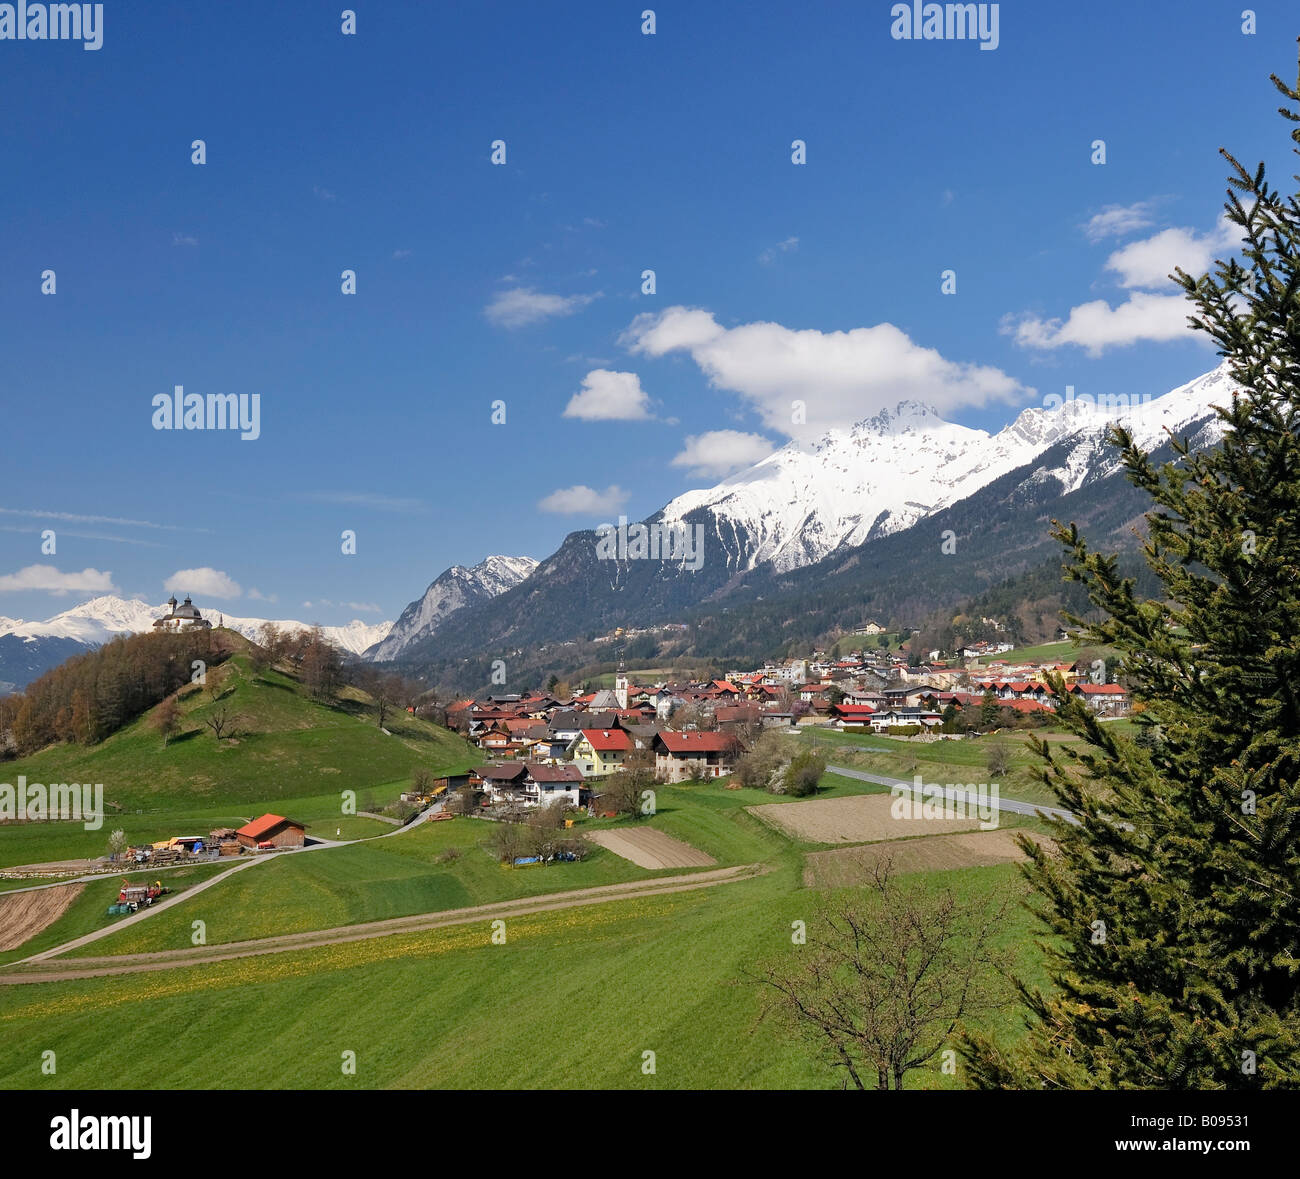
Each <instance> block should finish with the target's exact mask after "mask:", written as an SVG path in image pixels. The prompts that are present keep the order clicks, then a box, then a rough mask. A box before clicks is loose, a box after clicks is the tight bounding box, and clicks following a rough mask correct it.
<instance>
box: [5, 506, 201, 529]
mask: <svg viewBox="0 0 1300 1179" xmlns="http://www.w3.org/2000/svg"><path fill="white" fill-rule="evenodd" d="M0 515H5V516H32V517H34V518H36V519H40V520H68V521H71V522H72V523H74V524H119V525H124V526H130V527H133V528H166V529H168V530H170V531H173V532H175V531H178V530H179V529H180V525H179V524H154V523H153V522H151V521H149V520H126V519H123V518H122V517H121V516H84V515H81V514H80V513H78V512H47V511H44V510H42V509H40V508H0ZM198 531H199V532H206V531H207V529H206V528H200V529H198Z"/></svg>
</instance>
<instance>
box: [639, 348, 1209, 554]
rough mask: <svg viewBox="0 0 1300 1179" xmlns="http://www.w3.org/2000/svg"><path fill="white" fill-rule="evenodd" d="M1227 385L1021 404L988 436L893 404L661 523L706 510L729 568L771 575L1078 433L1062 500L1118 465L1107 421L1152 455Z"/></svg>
mask: <svg viewBox="0 0 1300 1179" xmlns="http://www.w3.org/2000/svg"><path fill="white" fill-rule="evenodd" d="M1232 387H1233V386H1232V381H1231V378H1230V377H1229V376H1228V373H1227V370H1226V367H1224V366H1220V367H1219V368H1217V369H1215V370H1214V371H1213V372H1210V373H1206V374H1205V375H1204V376H1201V377H1197V378H1196V379H1195V380H1194V381H1190V382H1188V383H1187V384H1186V385H1181V386H1179V387H1178V388H1177V389H1174V390H1172V391H1171V392H1169V393H1166V394H1164V395H1163V396H1161V397H1155V398H1151V399H1150V400H1148V401H1145V402H1142V401H1140V400H1139V399H1137V398H1134V399H1133V401H1134V404H1131V405H1124V404H1122V403H1121V404H1120V405H1115V404H1109V405H1104V406H1097V405H1094V404H1093V403H1092V401H1090V400H1089V399H1087V398H1083V397H1080V398H1076V399H1074V400H1069V401H1064V402H1063V404H1060V405H1058V406H1053V407H1051V408H1038V407H1034V408H1032V409H1026V410H1024V411H1023V412H1022V413H1021V414H1020V415H1019V416H1018V417H1017V418H1016V419H1015V420H1014V421H1013V422H1011V423H1010V424H1009V425H1008V426H1006V427H1005V428H1004V429H1002V430H1000V431H999V432H998V433H997V434H993V435H990V434H989V433H987V432H986V431H984V430H975V429H970V428H969V427H966V426H958V425H954V424H953V423H951V422H946V421H944V420H943V419H942V418H941V417H940V416H939V415H938V413H937V412H936V411H935V410H934V409H932V408H931V407H929V406H926V405H922V404H920V403H918V402H915V401H904V402H900V403H899V404H898V405H897V406H896V407H895V408H894V409H893V410H892V411H889V410H886V411H883V412H881V413H879V414H877V415H876V416H875V417H872V418H867V419H866V420H864V421H861V422H859V423H857V424H856V425H855V426H853V427H852V428H851V429H848V430H831V431H829V432H827V433H826V434H825V435H823V436H822V437H821V438H820V439H818V440H817V441H816V442H814V443H813V444H812V445H802V444H800V443H798V442H790V443H787V444H786V445H785V446H783V447H782V448H781V449H780V450H777V451H775V452H773V453H772V454H770V455H769V456H768V457H767V458H765V459H763V460H762V461H761V462H759V463H757V464H756V465H755V466H752V467H750V468H748V469H747V470H744V471H740V472H738V473H736V474H734V475H731V476H728V477H727V478H726V479H724V480H723V481H722V482H721V483H719V484H717V485H716V486H714V487H709V488H705V489H703V490H700V491H688V492H686V493H685V494H684V495H679V496H678V497H677V498H676V499H674V500H672V501H671V502H670V503H668V504H667V505H666V506H665V507H664V509H663V512H662V518H663V520H664V521H665V522H668V523H672V522H679V521H682V520H683V519H684V518H685V516H686V515H687V514H688V513H690V512H693V511H696V510H698V509H700V508H704V509H707V510H708V511H709V512H711V513H712V515H713V518H714V519H713V528H712V529H711V531H713V532H715V533H716V539H717V541H718V542H719V543H720V546H721V548H722V550H723V554H724V556H725V559H726V562H727V565H728V567H730V568H732V569H735V570H745V569H752V568H754V567H755V566H757V565H761V564H764V563H766V562H770V563H771V564H772V566H773V568H775V569H778V570H787V569H795V568H798V567H799V566H801V565H808V564H811V563H813V562H814V561H818V560H820V559H821V558H823V557H825V556H826V555H827V554H829V553H831V552H833V551H834V550H835V549H837V548H840V547H842V546H851V545H857V544H862V543H863V542H865V541H867V540H871V539H874V538H875V537H878V536H887V535H889V534H890V533H894V532H899V531H901V530H902V529H904V528H909V527H911V525H913V524H915V523H916V522H917V521H918V520H920V519H922V518H923V517H925V516H929V515H933V514H934V513H935V512H937V511H940V510H942V509H943V508H945V507H948V506H949V505H951V504H954V503H956V502H958V501H959V500H962V499H965V498H966V497H968V496H970V495H972V494H973V493H974V492H976V491H978V490H979V489H980V488H981V487H985V486H987V485H988V484H990V483H992V482H993V481H994V480H995V479H997V478H998V477H999V476H1001V475H1005V474H1006V473H1007V472H1008V471H1013V470H1015V469H1016V468H1017V467H1021V466H1023V465H1024V464H1026V463H1029V462H1032V461H1033V459H1034V458H1035V457H1036V456H1038V455H1039V454H1042V453H1043V452H1044V451H1045V450H1047V449H1048V448H1049V447H1051V446H1053V445H1054V444H1056V443H1057V442H1060V441H1061V440H1062V439H1065V438H1069V437H1077V438H1078V446H1077V447H1075V448H1074V449H1073V450H1072V451H1071V453H1070V459H1069V461H1068V462H1067V464H1066V465H1065V466H1064V467H1062V468H1058V469H1054V470H1053V471H1052V472H1050V474H1052V475H1054V476H1055V477H1057V478H1058V479H1059V480H1060V482H1061V483H1062V485H1063V493H1064V491H1072V490H1074V489H1075V488H1076V487H1078V486H1079V485H1080V482H1081V481H1082V480H1083V479H1084V477H1085V476H1091V477H1100V476H1103V475H1105V474H1108V473H1110V471H1113V470H1115V469H1116V468H1117V467H1118V465H1119V462H1118V457H1117V456H1116V455H1115V452H1114V450H1113V448H1110V447H1108V446H1106V444H1105V441H1104V438H1105V433H1106V426H1107V424H1108V423H1109V422H1113V421H1118V422H1122V423H1123V424H1124V425H1126V426H1127V427H1128V428H1129V429H1130V430H1131V431H1132V432H1133V434H1134V436H1135V438H1136V439H1137V441H1138V442H1139V443H1141V444H1142V445H1143V446H1145V447H1147V448H1151V447H1154V446H1158V445H1159V444H1160V443H1161V442H1162V441H1163V440H1164V438H1165V434H1164V431H1165V429H1166V428H1167V429H1169V430H1172V431H1175V432H1177V431H1178V430H1181V429H1183V428H1184V427H1186V426H1188V425H1190V424H1191V423H1193V422H1195V421H1197V420H1199V419H1203V418H1205V417H1206V416H1207V415H1211V414H1212V413H1213V410H1212V406H1214V405H1216V404H1218V405H1226V404H1227V401H1228V399H1229V398H1230V397H1231V390H1232ZM1216 424H1217V423H1216Z"/></svg>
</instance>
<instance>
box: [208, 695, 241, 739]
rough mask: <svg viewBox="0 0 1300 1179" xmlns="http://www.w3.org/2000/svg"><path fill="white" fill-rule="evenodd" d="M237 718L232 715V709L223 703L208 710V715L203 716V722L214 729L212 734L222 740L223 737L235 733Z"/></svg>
mask: <svg viewBox="0 0 1300 1179" xmlns="http://www.w3.org/2000/svg"><path fill="white" fill-rule="evenodd" d="M235 719H236V718H235V717H234V716H232V715H231V712H230V709H229V708H227V707H226V706H225V705H224V704H221V705H217V706H214V707H213V708H210V709H209V710H208V715H207V716H205V717H204V718H203V723H204V724H205V725H207V726H208V728H209V729H211V730H212V735H213V736H214V737H215V738H216V739H217V740H218V741H220V740H221V738H222V737H229V736H232V735H233V729H234V726H235Z"/></svg>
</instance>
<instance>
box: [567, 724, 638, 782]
mask: <svg viewBox="0 0 1300 1179" xmlns="http://www.w3.org/2000/svg"><path fill="white" fill-rule="evenodd" d="M571 748H572V750H573V764H574V765H576V766H577V767H578V769H579V770H581V771H582V776H583V777H584V778H599V777H601V776H602V775H604V774H613V773H616V772H617V771H619V770H621V769H622V768H623V762H624V760H625V759H626V758H627V755H628V754H629V753H631V752H632V738H631V737H630V736H629V735H628V734H627V733H625V732H624V731H623V730H622V729H583V730H582V731H581V732H580V733H579V734H578V735H577V737H575V738H574V740H573V745H572V746H571Z"/></svg>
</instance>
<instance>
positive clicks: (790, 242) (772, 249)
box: [758, 237, 799, 266]
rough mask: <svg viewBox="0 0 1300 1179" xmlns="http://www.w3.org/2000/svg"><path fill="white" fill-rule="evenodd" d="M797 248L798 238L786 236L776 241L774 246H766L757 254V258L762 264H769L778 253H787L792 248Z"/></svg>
mask: <svg viewBox="0 0 1300 1179" xmlns="http://www.w3.org/2000/svg"><path fill="white" fill-rule="evenodd" d="M798 248H799V239H798V238H797V237H788V238H786V239H785V241H783V242H777V243H776V245H774V246H768V247H767V248H766V249H765V250H763V251H762V252H761V253H760V254H759V255H758V260H759V261H760V262H761V263H763V265H764V266H767V265H770V264H771V263H772V262H774V261H775V260H776V256H777V255H778V254H788V253H790V252H791V251H792V250H797V249H798Z"/></svg>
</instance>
